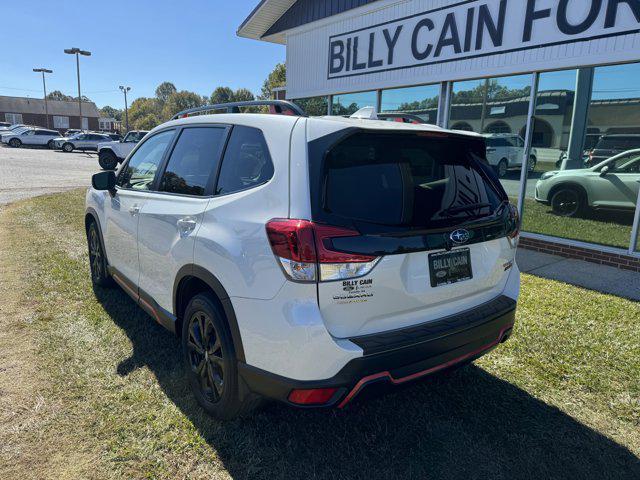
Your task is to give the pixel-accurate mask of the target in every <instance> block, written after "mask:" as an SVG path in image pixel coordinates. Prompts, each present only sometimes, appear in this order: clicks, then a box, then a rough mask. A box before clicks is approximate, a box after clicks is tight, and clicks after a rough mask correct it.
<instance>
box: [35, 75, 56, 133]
mask: <svg viewBox="0 0 640 480" xmlns="http://www.w3.org/2000/svg"><path fill="white" fill-rule="evenodd" d="M33 71H34V72H36V73H42V88H43V90H44V115H45V118H46V119H47V128H50V127H49V104H48V103H47V83H46V82H45V80H44V74H45V73H53V70H48V69H46V68H34V69H33Z"/></svg>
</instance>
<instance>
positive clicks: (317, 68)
mask: <svg viewBox="0 0 640 480" xmlns="http://www.w3.org/2000/svg"><path fill="white" fill-rule="evenodd" d="M237 33H238V35H239V36H241V37H247V38H252V39H256V40H262V41H265V42H272V43H278V44H283V45H286V66H287V83H286V88H285V89H284V91H280V92H278V96H279V98H282V96H284V97H285V98H287V99H289V100H292V101H294V102H296V103H299V104H300V105H301V106H303V107H304V108H305V110H306V111H307V113H309V114H312V115H327V114H328V115H348V114H351V113H353V112H354V111H356V110H357V109H359V108H361V107H365V106H373V107H375V108H376V111H377V112H404V113H410V114H412V116H413V115H417V116H419V117H420V119H421V120H422V121H423V122H426V123H432V124H437V125H439V126H442V127H446V128H452V129H457V130H468V131H475V132H478V133H481V134H484V135H487V136H491V135H493V136H502V137H503V138H504V139H506V140H508V142H509V143H508V144H509V145H513V148H512V153H511V154H510V155H513V152H514V151H515V152H516V153H515V155H517V156H521V158H519V159H518V160H517V161H516V162H517V163H519V164H522V162H526V159H530V158H531V157H532V156H535V168H534V169H533V170H529V169H520V168H513V169H510V170H509V171H508V174H507V175H505V177H504V178H502V179H501V181H502V183H503V185H504V186H505V190H506V191H507V194H508V195H509V196H510V197H512V198H513V199H514V201H516V202H518V207H519V209H520V211H521V213H522V216H523V233H522V240H521V246H523V247H525V248H531V249H535V250H538V251H542V252H546V253H554V254H560V255H563V256H566V257H572V258H581V259H584V260H588V261H592V262H597V263H604V264H607V265H611V266H616V267H618V268H624V269H628V270H635V271H640V241H639V239H638V236H639V232H638V223H640V208H638V189H639V185H640V184H639V183H638V182H640V160H638V161H636V162H635V163H634V161H633V158H634V157H632V154H633V152H630V150H633V149H638V148H640V81H639V79H640V0H262V1H261V2H260V3H259V4H258V5H257V6H256V7H255V9H254V10H253V11H252V12H251V13H250V14H249V16H248V17H247V18H246V20H245V21H244V22H243V23H242V25H240V26H239V28H238V32H237ZM413 118H415V117H413ZM636 141H637V142H638V143H637V145H636V144H635V142H636ZM599 142H600V144H599ZM605 142H606V145H607V146H608V147H611V148H612V150H610V151H611V152H612V155H613V154H617V153H623V152H625V151H629V153H628V157H629V160H628V161H627V162H626V164H625V165H631V167H628V166H624V168H623V167H622V166H620V165H621V162H620V161H618V162H616V163H612V164H611V165H610V166H611V168H610V169H609V171H608V172H607V173H606V174H601V171H600V170H599V171H598V172H591V173H589V172H583V173H581V172H578V173H576V174H575V175H578V176H580V177H581V180H580V181H581V182H583V181H587V182H593V183H594V184H595V185H597V187H598V188H596V189H595V191H596V192H597V195H598V196H599V197H602V198H599V199H594V198H591V199H589V200H588V203H589V204H590V205H592V206H594V207H599V206H600V207H601V208H593V209H592V208H589V209H585V213H583V214H581V215H579V216H573V217H564V216H559V215H557V214H554V213H553V212H552V208H551V207H550V206H548V205H543V204H540V203H539V202H536V201H535V196H536V182H538V181H539V180H540V178H541V177H542V176H543V175H544V178H545V179H546V178H548V177H549V176H550V175H552V174H546V172H548V171H553V170H557V169H561V170H574V169H578V168H581V167H583V166H584V162H585V160H586V159H587V158H588V154H589V152H590V150H591V149H592V148H594V147H595V146H599V147H603V146H604V145H605ZM614 144H615V145H614ZM487 155H489V153H488V154H487ZM505 155H506V154H505ZM605 158H606V157H605ZM625 158H627V157H625ZM638 158H639V159H640V154H638ZM505 161H506V158H505ZM636 164H637V165H636ZM532 165H533V164H532ZM633 165H635V166H633ZM618 166H620V168H619V169H617V168H618ZM545 174H546V175H545ZM572 175H573V177H572V178H574V177H575V175H574V174H572ZM587 176H588V178H587ZM585 178H586V180H585ZM596 182H600V183H599V184H597V183H596ZM581 184H583V183H581ZM580 192H581V193H580V195H581V196H584V195H586V192H585V191H584V190H581V191H580ZM595 195H596V194H594V195H593V196H595ZM593 196H592V197H593ZM607 197H609V198H607ZM581 198H582V197H581ZM612 199H613V200H612ZM583 201H584V200H583ZM611 205H614V206H616V207H619V208H616V209H615V210H612V209H611V208H610V207H611ZM602 206H604V207H606V208H602Z"/></svg>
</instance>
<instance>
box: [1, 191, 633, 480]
mask: <svg viewBox="0 0 640 480" xmlns="http://www.w3.org/2000/svg"><path fill="white" fill-rule="evenodd" d="M83 198H84V196H83V193H82V192H77V191H76V192H70V193H65V194H58V195H53V196H48V197H40V198H37V199H34V200H29V201H25V202H21V203H17V204H13V205H11V206H8V207H4V208H3V210H2V211H0V272H1V275H0V298H1V299H2V300H0V322H1V328H0V357H1V359H2V363H1V364H0V365H1V366H0V478H2V479H3V480H4V479H23V478H38V479H44V478H51V479H66V478H74V479H75V478H83V479H84V478H100V479H103V478H171V479H174V478H190V479H192V478H242V479H244V478H251V479H253V478H268V479H279V478H331V479H342V478H345V479H346V478H363V479H367V480H372V479H378V478H380V479H387V478H411V479H413V478H421V479H427V478H461V479H469V478H482V479H488V478H495V479H525V478H531V479H550V478H563V479H567V478H570V479H574V478H575V479H584V478H594V479H604V478H611V479H624V478H629V479H637V478H640V460H639V455H640V400H639V399H640V342H639V340H638V339H639V338H640V323H639V322H638V319H639V318H640V305H639V304H637V303H634V302H631V301H628V300H625V299H621V298H617V297H613V296H608V295H603V294H600V293H596V292H592V291H587V290H583V289H580V288H576V287H572V286H568V285H565V284H561V283H557V282H553V281H548V280H543V279H540V278H536V277H532V276H526V275H523V278H522V280H523V285H522V296H521V301H520V305H519V309H518V314H517V317H518V320H517V324H516V328H515V334H514V336H513V337H512V339H511V340H509V341H508V342H507V343H505V344H504V345H501V346H499V348H497V349H496V350H495V351H494V352H492V353H490V354H489V355H487V356H486V357H484V358H483V359H482V360H480V361H478V362H476V364H475V365H473V366H469V367H466V368H463V369H460V370H457V371H454V372H449V373H445V374H440V375H436V376H434V377H431V378H428V379H426V380H424V381H421V382H418V383H414V384H412V385H408V386H406V387H404V388H401V389H396V390H391V391H390V392H388V393H387V394H386V395H383V396H373V397H371V396H369V398H359V399H358V400H356V402H354V403H353V404H352V405H351V406H350V407H349V408H347V409H345V410H344V411H333V410H330V411H310V410H296V409H291V408H288V407H285V406H282V405H278V404H270V405H267V406H266V407H265V408H264V409H263V410H261V411H259V412H257V413H256V414H255V415H253V416H252V417H250V418H248V419H245V420H238V421H234V422H231V423H227V424H223V423H218V422H216V421H215V420H213V419H211V418H210V417H208V416H207V415H205V414H203V413H202V412H201V411H200V409H199V408H198V406H197V405H196V403H195V401H194V400H193V399H192V397H191V394H190V392H189V389H188V387H187V385H186V383H185V382H184V380H183V373H182V367H181V365H180V352H179V350H180V349H179V342H178V340H177V339H176V338H174V337H172V336H171V334H169V333H168V332H166V331H164V330H163V329H162V328H161V327H159V326H158V325H156V324H155V323H154V321H153V320H152V319H151V318H150V317H149V316H147V315H146V314H144V313H143V312H142V311H141V310H140V309H139V308H137V307H136V305H135V304H134V303H133V302H132V301H131V300H130V299H129V297H127V296H126V294H124V293H123V292H122V291H120V290H119V289H112V290H96V291H95V292H94V290H93V289H92V288H91V284H90V279H89V271H88V266H87V255H86V252H85V250H86V247H85V238H84V231H83V203H84V200H83ZM292 361H293V360H292Z"/></svg>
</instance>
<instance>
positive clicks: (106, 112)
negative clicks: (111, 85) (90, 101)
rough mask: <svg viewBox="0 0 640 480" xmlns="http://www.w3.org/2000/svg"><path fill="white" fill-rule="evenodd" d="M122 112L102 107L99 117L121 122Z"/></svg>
mask: <svg viewBox="0 0 640 480" xmlns="http://www.w3.org/2000/svg"><path fill="white" fill-rule="evenodd" d="M122 115H123V112H122V110H120V109H118V108H113V107H111V106H109V105H107V106H104V107H102V108H101V109H100V116H102V117H107V118H115V119H116V120H118V121H122Z"/></svg>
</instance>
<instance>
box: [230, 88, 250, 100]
mask: <svg viewBox="0 0 640 480" xmlns="http://www.w3.org/2000/svg"><path fill="white" fill-rule="evenodd" d="M255 99H256V97H255V96H254V95H253V93H251V91H250V90H249V89H247V88H239V89H237V90H236V91H235V92H233V101H234V102H250V101H251V100H255Z"/></svg>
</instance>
